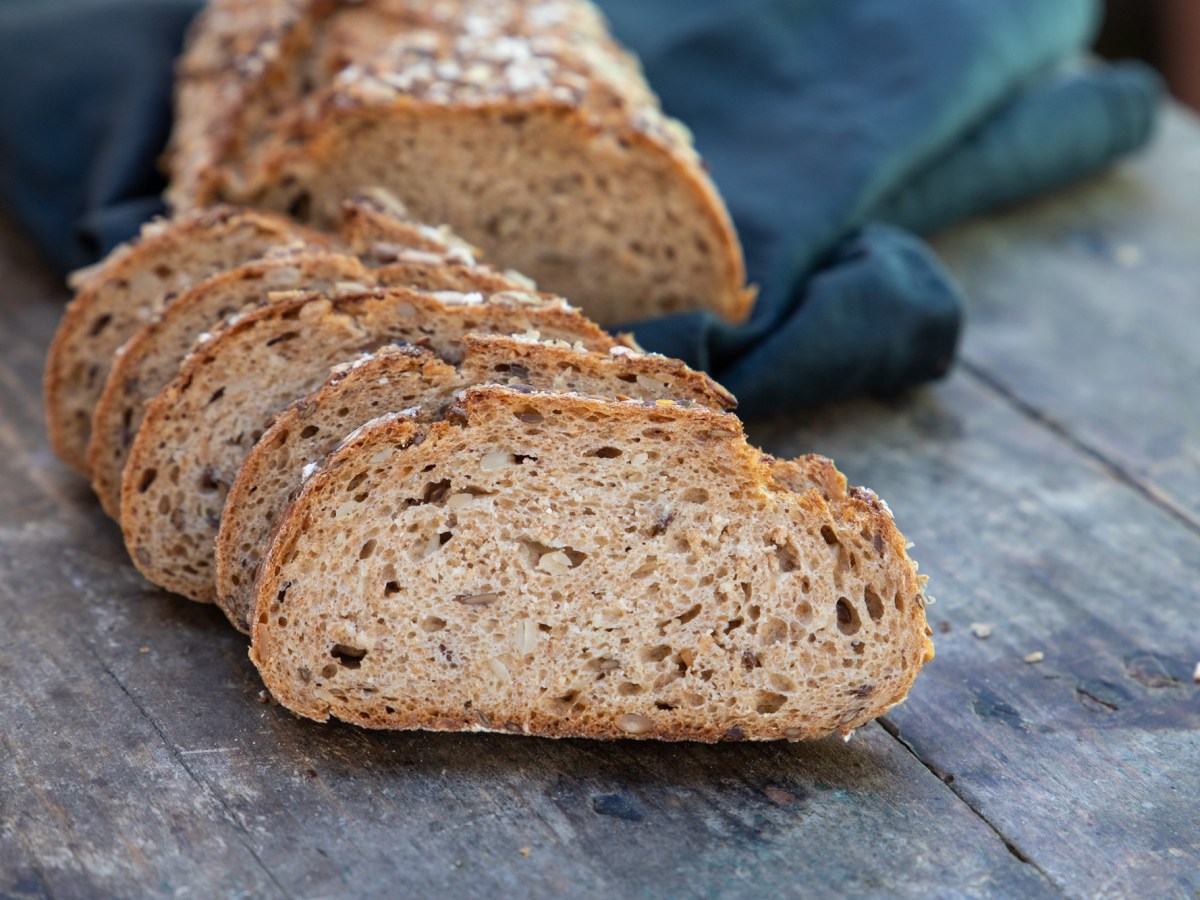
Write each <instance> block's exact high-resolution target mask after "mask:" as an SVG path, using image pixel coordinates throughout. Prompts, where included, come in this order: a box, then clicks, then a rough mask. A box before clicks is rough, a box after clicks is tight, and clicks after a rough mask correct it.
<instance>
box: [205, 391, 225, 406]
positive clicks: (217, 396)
mask: <svg viewBox="0 0 1200 900" xmlns="http://www.w3.org/2000/svg"><path fill="white" fill-rule="evenodd" d="M224 396H225V388H223V387H219V388H217V389H216V390H215V391H213V394H212V396H211V397H209V398H208V403H207V404H205V405H206V406H212V405H213V404H214V403H216V402H217V401H218V400H220V399H221V398H222V397H224Z"/></svg>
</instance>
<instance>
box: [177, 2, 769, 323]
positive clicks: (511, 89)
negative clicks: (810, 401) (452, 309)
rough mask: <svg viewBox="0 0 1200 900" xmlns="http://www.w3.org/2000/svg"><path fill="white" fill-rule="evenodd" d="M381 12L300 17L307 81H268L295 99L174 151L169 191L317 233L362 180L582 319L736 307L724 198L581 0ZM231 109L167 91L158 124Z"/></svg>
mask: <svg viewBox="0 0 1200 900" xmlns="http://www.w3.org/2000/svg"><path fill="white" fill-rule="evenodd" d="M392 7H393V4H387V3H382V2H367V3H364V4H355V5H347V6H337V7H335V8H334V9H333V11H332V12H330V13H329V14H328V15H320V14H317V13H314V14H313V16H312V18H311V20H310V22H309V23H308V24H307V25H306V26H305V27H308V28H311V29H312V30H313V31H314V35H315V37H314V40H313V41H312V42H311V47H312V50H311V52H309V53H300V54H298V55H297V57H296V60H295V62H294V63H293V65H294V66H295V67H297V69H298V70H302V71H304V72H305V73H306V76H307V77H306V78H302V79H295V78H285V79H282V80H280V81H279V84H281V85H284V86H283V87H281V88H280V90H281V91H283V92H284V94H281V97H282V96H283V95H285V94H287V91H290V90H292V88H293V87H294V86H295V85H297V84H300V85H301V89H300V90H301V93H300V95H298V96H292V95H287V96H286V100H284V99H280V100H278V101H277V102H274V103H272V104H268V106H270V107H271V108H278V109H279V110H281V112H280V114H279V115H278V116H277V117H276V118H275V119H274V120H271V119H269V118H268V119H267V120H266V121H267V124H266V126H265V127H251V126H250V125H249V124H243V125H241V126H233V127H235V128H238V129H240V131H241V135H242V139H241V140H238V141H226V142H225V143H224V145H223V147H221V148H217V149H214V150H212V152H210V153H207V154H206V153H179V154H177V155H176V156H175V157H174V164H173V167H172V178H173V186H172V189H171V191H170V193H169V197H170V198H171V202H172V203H173V204H176V205H177V206H179V207H180V208H190V207H192V206H195V205H202V204H205V203H211V202H214V201H217V200H225V201H229V202H234V203H239V204H249V205H255V206H262V207H265V208H270V209H278V210H286V211H288V212H289V213H290V214H292V215H295V216H297V217H298V218H300V219H302V220H306V221H311V222H313V223H314V224H317V225H318V226H320V227H328V224H329V223H330V222H332V221H333V220H334V219H335V218H336V217H337V215H338V211H339V209H340V207H341V203H342V201H343V199H344V198H346V197H347V196H349V195H350V194H351V193H352V192H354V191H355V190H357V189H358V188H360V187H362V186H364V185H379V186H382V187H385V188H387V189H389V190H391V191H393V192H395V193H396V194H397V195H398V196H399V197H401V199H402V200H403V201H404V203H405V204H406V205H407V206H408V207H409V209H411V210H412V212H413V214H414V215H415V216H416V217H417V218H418V219H421V220H424V221H432V222H447V223H449V224H450V225H452V226H453V227H454V228H455V229H456V231H458V232H459V233H460V234H461V235H462V236H463V237H464V238H466V239H467V240H468V241H471V242H472V243H473V244H476V245H478V246H479V247H481V248H483V250H484V251H485V253H486V255H487V257H488V258H489V259H490V260H492V261H493V262H495V263H496V264H498V265H503V266H508V267H512V268H515V269H518V270H519V271H521V272H524V273H525V274H526V275H529V276H530V277H532V278H533V279H534V280H535V281H536V282H537V283H538V284H540V285H542V286H543V287H545V288H546V289H548V290H552V291H555V292H557V293H560V294H562V295H564V296H568V297H571V298H572V300H573V301H575V302H578V303H580V304H581V305H582V306H583V308H584V309H585V310H586V311H587V312H588V313H589V314H590V315H591V316H592V317H593V318H595V319H596V320H597V321H599V322H601V324H612V323H618V322H627V321H632V320H635V319H640V318H644V317H647V316H653V315H658V314H663V313H670V312H677V311H680V310H684V309H694V308H701V309H711V310H714V311H715V312H717V313H718V314H720V315H722V316H725V317H727V318H730V319H741V318H744V316H745V315H746V314H747V312H748V310H749V306H750V303H751V300H752V293H751V292H749V291H747V290H746V288H745V286H744V281H745V269H744V264H743V260H742V254H741V249H740V246H739V244H738V241H737V238H736V235H735V233H734V230H733V226H732V224H731V221H730V219H729V215H728V213H727V211H726V209H725V207H724V204H723V203H722V201H721V199H720V197H719V196H718V194H717V192H716V190H715V188H714V187H713V185H712V182H711V181H710V180H709V178H708V176H707V175H706V174H705V172H704V169H703V167H702V166H701V164H700V160H699V158H698V156H697V155H696V152H695V150H694V149H693V146H692V141H691V137H690V135H689V133H688V132H687V130H686V129H685V128H684V127H683V126H681V125H680V124H679V123H677V122H675V121H673V120H671V119H669V118H667V117H666V116H664V115H663V113H662V111H661V109H660V107H659V105H658V102H657V100H656V99H655V97H654V96H653V94H652V93H651V92H650V90H649V88H648V87H647V85H646V83H645V80H644V78H643V77H642V74H641V71H640V69H639V67H638V65H637V63H636V61H635V60H634V59H633V58H632V57H630V56H629V55H628V54H626V53H625V52H624V51H622V50H620V48H619V47H617V45H616V44H615V43H613V42H612V40H611V39H610V38H609V37H608V36H607V34H606V32H605V29H604V28H603V25H602V20H601V19H600V17H599V16H598V15H597V14H596V12H595V9H594V7H592V6H591V4H590V3H587V2H586V0H557V2H554V3H550V4H538V3H535V4H527V3H511V2H508V3H506V2H487V3H485V2H460V3H453V4H450V6H448V7H447V8H446V11H447V13H448V15H447V16H446V17H445V18H444V19H438V18H437V17H432V18H433V19H436V21H430V22H428V23H426V27H424V28H417V29H414V28H413V27H412V21H411V20H410V19H409V18H406V17H404V16H399V17H397V16H396V15H394V14H393V13H394V10H393V8H392ZM430 9H432V8H430ZM251 77H254V78H257V76H251ZM263 89H265V90H268V92H269V90H270V88H269V86H265V87H264V88H263ZM231 115H233V114H232V113H230V112H229V111H228V110H226V109H222V108H220V107H215V106H212V105H211V104H204V103H201V102H198V101H196V100H193V99H190V98H189V96H188V95H187V94H186V93H184V94H181V95H180V98H179V113H178V119H177V123H178V124H177V129H178V130H179V131H180V132H181V133H182V132H183V131H185V130H186V131H188V132H189V133H196V132H199V133H206V130H207V126H205V127H200V128H197V127H196V125H195V123H196V122H197V121H201V122H204V123H210V124H211V123H228V121H229V120H230V116H231ZM247 121H252V122H256V123H257V122H262V121H264V120H263V118H262V117H260V116H258V115H253V116H249V117H248V119H247ZM212 127H213V128H214V129H215V130H216V132H218V133H219V132H220V131H221V130H222V128H228V127H230V126H228V125H227V124H223V125H221V126H220V127H218V125H217V124H213V126H212ZM180 143H181V145H182V144H183V143H184V141H183V139H182V138H181V139H180Z"/></svg>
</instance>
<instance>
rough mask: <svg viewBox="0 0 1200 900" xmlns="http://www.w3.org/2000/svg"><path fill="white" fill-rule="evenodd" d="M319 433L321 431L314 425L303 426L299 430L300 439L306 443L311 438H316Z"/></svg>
mask: <svg viewBox="0 0 1200 900" xmlns="http://www.w3.org/2000/svg"><path fill="white" fill-rule="evenodd" d="M320 431H321V429H320V428H318V427H317V426H316V425H305V426H304V427H303V428H301V429H300V438H301V440H305V441H307V440H308V439H309V438H311V437H316V436H317V435H318V434H319V433H320Z"/></svg>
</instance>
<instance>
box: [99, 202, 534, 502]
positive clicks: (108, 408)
mask: <svg viewBox="0 0 1200 900" xmlns="http://www.w3.org/2000/svg"><path fill="white" fill-rule="evenodd" d="M354 214H355V215H359V214H361V213H360V211H358V210H355V212H354ZM418 227H423V226H411V225H407V224H405V223H401V222H398V221H397V220H396V219H392V218H387V219H383V220H381V221H379V222H375V223H373V224H372V225H371V227H370V228H369V229H368V231H369V234H370V235H371V237H372V238H374V237H379V236H380V234H381V231H382V230H385V229H386V230H389V231H391V232H392V233H391V234H389V238H390V240H389V241H388V243H387V244H386V245H383V244H378V243H373V247H374V250H373V251H372V254H373V255H374V258H375V259H376V260H379V259H381V258H387V259H390V260H391V262H388V263H387V264H386V265H381V266H379V267H378V268H375V269H369V268H367V267H366V266H365V265H364V264H363V263H362V262H361V261H360V260H359V259H358V258H357V257H354V256H347V255H345V254H339V253H334V252H332V251H313V250H304V251H302V252H296V251H293V250H287V249H286V248H285V250H284V251H283V252H272V253H268V255H267V256H265V257H263V258H262V259H259V260H255V261H253V262H250V263H246V264H245V265H242V266H238V267H237V268H235V269H231V270H229V271H227V272H223V273H221V274H219V275H215V276H213V277H212V278H210V279H208V280H207V281H204V282H201V283H200V284H199V285H197V286H196V287H194V288H192V289H191V290H189V291H185V292H184V293H182V294H180V295H179V296H177V297H175V298H174V299H173V300H172V301H171V302H170V303H168V304H167V305H166V307H165V308H164V309H163V310H162V311H161V312H160V313H159V314H158V315H157V316H156V317H155V318H154V319H152V320H151V321H150V322H148V323H146V324H145V325H143V326H142V328H141V329H140V330H139V331H138V332H137V333H135V334H134V336H133V337H132V338H130V339H129V341H128V342H127V343H126V344H125V345H124V347H123V348H122V350H121V352H120V354H119V355H118V356H117V357H116V359H115V360H114V363H113V368H112V371H111V372H110V373H109V376H108V381H107V383H106V384H105V388H104V392H103V393H102V394H101V396H100V399H99V401H98V402H97V403H96V407H95V410H94V412H93V415H92V432H91V441H90V444H89V446H88V465H89V467H90V471H91V474H92V486H93V488H94V489H95V491H96V494H97V495H98V496H99V498H100V502H101V505H102V506H103V507H104V510H105V511H106V512H107V513H108V514H109V515H110V516H112V517H113V518H114V519H116V518H118V516H119V515H120V506H121V474H122V472H123V471H124V469H125V463H126V461H127V459H128V456H129V450H130V448H131V447H132V445H133V438H134V435H136V434H137V431H138V428H139V427H141V422H142V415H143V413H144V411H145V407H146V404H148V403H149V402H150V401H151V400H152V399H153V398H154V397H155V395H157V394H158V392H159V391H160V390H162V389H163V388H164V387H166V385H167V384H168V383H169V382H170V381H171V379H172V378H174V377H175V375H177V374H178V372H179V367H180V364H181V363H182V361H183V359H184V357H185V356H186V355H187V353H188V352H189V351H190V350H191V348H192V346H193V344H194V343H195V341H196V340H197V338H199V337H201V336H202V335H204V334H207V333H211V332H216V331H219V330H220V327H221V323H222V321H223V320H225V319H227V318H228V317H230V316H235V315H240V314H242V313H245V312H247V311H249V310H251V309H256V308H258V307H260V306H263V305H264V304H266V303H267V302H268V301H269V300H270V299H271V297H272V296H278V294H277V293H275V294H273V293H272V292H287V291H294V290H299V289H304V290H312V291H318V292H323V293H358V292H361V291H364V290H367V289H368V288H375V287H378V288H387V287H409V288H415V289H418V290H430V291H443V290H444V291H460V292H461V291H482V292H485V293H489V294H490V293H497V292H501V291H507V290H523V289H524V281H523V280H521V279H518V278H514V277H508V276H505V275H501V274H500V273H498V272H495V271H493V270H492V269H490V268H488V267H486V266H482V265H479V264H475V263H474V262H473V261H470V258H469V257H467V256H464V252H463V251H462V249H461V248H460V247H459V246H458V244H457V242H456V241H455V239H454V237H453V235H448V234H445V235H444V234H442V232H441V231H440V230H436V231H435V232H434V233H433V234H432V235H425V236H422V235H420V234H419V233H412V234H410V233H406V232H407V231H408V230H409V229H412V230H414V231H415V229H417V228H418ZM401 239H404V240H409V241H411V242H412V243H413V244H416V245H418V246H423V247H426V248H435V247H441V248H442V250H441V251H440V252H439V251H435V250H434V249H416V247H408V246H402V245H400V244H398V243H396V241H397V240H401ZM443 239H444V240H443ZM368 243H372V242H371V241H368ZM385 246H386V248H387V250H386V253H385V252H384V249H383V248H384V247H385ZM369 255H371V254H369ZM464 259H466V260H468V261H467V262H464Z"/></svg>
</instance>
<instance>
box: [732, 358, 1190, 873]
mask: <svg viewBox="0 0 1200 900" xmlns="http://www.w3.org/2000/svg"><path fill="white" fill-rule="evenodd" d="M1165 408H1166V409H1170V408H1171V407H1170V406H1166V407H1165ZM1161 409H1164V407H1162V406H1160V410H1161ZM755 434H756V436H757V437H758V438H759V439H761V440H763V441H765V442H766V444H767V446H768V447H769V449H771V451H772V452H775V453H777V454H779V455H785V456H786V455H792V454H793V453H795V452H799V451H801V450H808V449H816V450H818V451H819V452H824V453H828V454H829V455H831V456H834V457H835V458H836V459H838V461H839V463H840V464H841V465H842V466H843V468H844V469H845V470H846V471H847V473H848V474H849V475H850V477H851V479H852V480H855V481H861V482H863V483H866V484H869V485H871V486H872V487H873V488H875V489H876V490H878V491H879V492H880V493H881V495H882V496H884V497H886V498H887V499H888V501H889V502H890V503H891V504H892V507H893V509H895V510H896V512H897V516H898V523H899V525H900V526H901V529H902V530H903V531H904V532H905V534H906V535H908V536H909V537H910V538H911V539H912V540H913V541H915V543H916V547H915V548H914V550H913V553H914V556H915V558H916V559H917V560H919V562H920V563H921V570H922V572H923V573H925V574H928V575H929V576H930V590H931V591H932V593H933V594H934V595H935V596H936V597H937V598H938V603H937V604H936V605H934V606H933V607H931V608H930V617H931V621H932V622H933V623H934V624H935V626H936V630H937V631H938V632H939V633H938V634H937V636H936V637H935V640H937V643H938V648H937V652H938V656H937V659H936V660H935V661H934V663H933V664H932V665H930V666H929V667H928V668H927V670H926V671H925V672H924V673H923V674H922V676H921V679H920V680H919V681H918V684H917V687H916V690H915V692H914V694H913V695H912V697H911V698H910V699H909V701H908V702H907V703H906V704H904V705H903V706H902V707H899V708H898V709H897V710H895V711H894V712H893V713H892V714H890V715H889V716H888V719H887V724H888V726H889V727H890V728H891V729H893V730H894V731H895V732H896V733H897V734H898V735H899V736H900V737H901V738H902V739H903V740H904V741H905V742H906V743H907V744H908V745H909V746H911V747H912V748H913V750H914V752H915V753H916V754H917V755H918V756H919V757H920V758H921V759H922V760H923V761H924V762H925V763H926V764H927V765H929V766H930V768H931V769H932V770H933V771H935V772H937V773H939V774H940V775H941V776H942V777H943V778H944V779H945V780H946V781H947V782H949V783H951V784H952V787H953V789H954V790H955V791H956V792H957V793H958V794H959V795H960V796H961V797H963V798H964V799H966V800H967V801H968V802H969V803H970V804H971V806H972V807H973V808H974V809H976V810H978V811H979V812H980V814H981V815H982V816H983V817H984V818H985V819H986V820H987V821H988V822H990V823H991V824H992V825H993V826H994V827H995V828H996V829H997V830H998V831H999V832H1000V833H1001V834H1003V835H1005V837H1006V838H1007V839H1008V840H1009V841H1011V842H1012V843H1013V844H1014V845H1015V847H1016V848H1017V850H1018V851H1019V852H1020V853H1021V854H1023V855H1024V856H1025V857H1026V858H1028V859H1029V860H1030V861H1031V862H1032V863H1033V864H1034V865H1036V866H1037V867H1038V868H1039V869H1040V870H1042V871H1043V872H1045V873H1046V874H1047V875H1048V876H1049V877H1050V878H1051V879H1052V880H1053V881H1054V883H1055V884H1056V885H1057V886H1058V887H1059V888H1061V889H1062V890H1064V891H1065V892H1066V893H1067V894H1069V895H1072V896H1189V897H1190V896H1192V895H1193V893H1194V892H1196V891H1200V831H1198V830H1197V828H1196V822H1195V816H1196V797H1197V796H1200V686H1198V685H1196V684H1194V683H1193V682H1192V680H1191V673H1192V668H1193V666H1194V665H1195V663H1196V661H1197V660H1200V643H1198V639H1197V633H1196V629H1195V623H1196V609H1197V588H1196V586H1197V584H1200V537H1198V536H1197V535H1196V533H1195V532H1194V531H1192V530H1191V529H1190V528H1189V527H1187V526H1186V525H1184V524H1181V523H1180V522H1179V521H1178V520H1177V519H1176V518H1174V517H1173V516H1172V515H1170V514H1169V513H1167V512H1166V511H1164V510H1163V509H1161V508H1160V507H1159V506H1157V505H1155V504H1153V503H1151V502H1149V501H1147V500H1146V499H1145V498H1144V497H1143V496H1142V495H1141V494H1140V493H1139V492H1138V491H1137V490H1136V489H1134V488H1132V487H1130V486H1129V485H1127V484H1125V483H1123V482H1121V481H1119V480H1117V479H1114V478H1113V477H1112V476H1111V473H1110V472H1109V470H1108V469H1107V468H1105V467H1103V466H1101V465H1099V464H1097V463H1096V462H1095V461H1094V460H1092V459H1090V458H1089V457H1087V456H1085V455H1081V454H1080V453H1079V451H1078V449H1077V448H1076V447H1075V445H1074V444H1073V443H1072V442H1071V441H1069V440H1067V439H1064V438H1062V437H1061V436H1060V435H1058V434H1056V433H1054V432H1052V431H1049V430H1047V429H1046V428H1044V427H1042V426H1041V425H1040V424H1039V423H1038V422H1036V421H1034V420H1031V419H1030V418H1029V417H1028V416H1026V415H1025V414H1023V412H1022V411H1020V410H1019V409H1017V408H1014V407H1013V406H1012V405H1011V404H1008V403H1006V402H1004V398H1003V397H1000V396H998V395H997V394H996V393H995V392H994V391H993V390H992V389H991V388H990V387H988V385H987V384H985V383H983V382H981V381H980V380H978V379H975V378H973V377H972V376H970V375H968V374H965V373H963V374H960V375H959V376H956V377H955V378H953V379H952V380H951V381H950V382H948V383H946V384H943V385H940V386H938V387H937V388H936V389H935V390H933V391H930V392H928V393H926V394H922V395H918V396H916V397H913V398H909V399H908V400H906V401H898V402H896V403H894V404H882V403H860V404H855V405H850V406H848V407H846V408H843V409H840V410H838V411H830V412H827V413H824V414H820V415H815V416H813V417H812V419H811V421H809V422H808V423H807V424H806V425H805V426H804V427H803V428H801V429H799V430H798V429H797V428H796V425H795V423H793V422H780V423H775V424H773V425H764V426H762V427H759V428H757V429H755ZM972 623H981V624H985V623H990V624H992V625H993V626H994V631H993V633H992V634H991V636H990V637H989V638H987V639H980V638H978V637H976V636H974V635H973V634H972V631H971V629H970V625H971V624H972ZM1034 652H1041V653H1044V654H1045V659H1044V661H1043V662H1041V663H1035V664H1031V663H1026V662H1024V657H1025V656H1026V655H1027V654H1030V653H1034Z"/></svg>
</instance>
